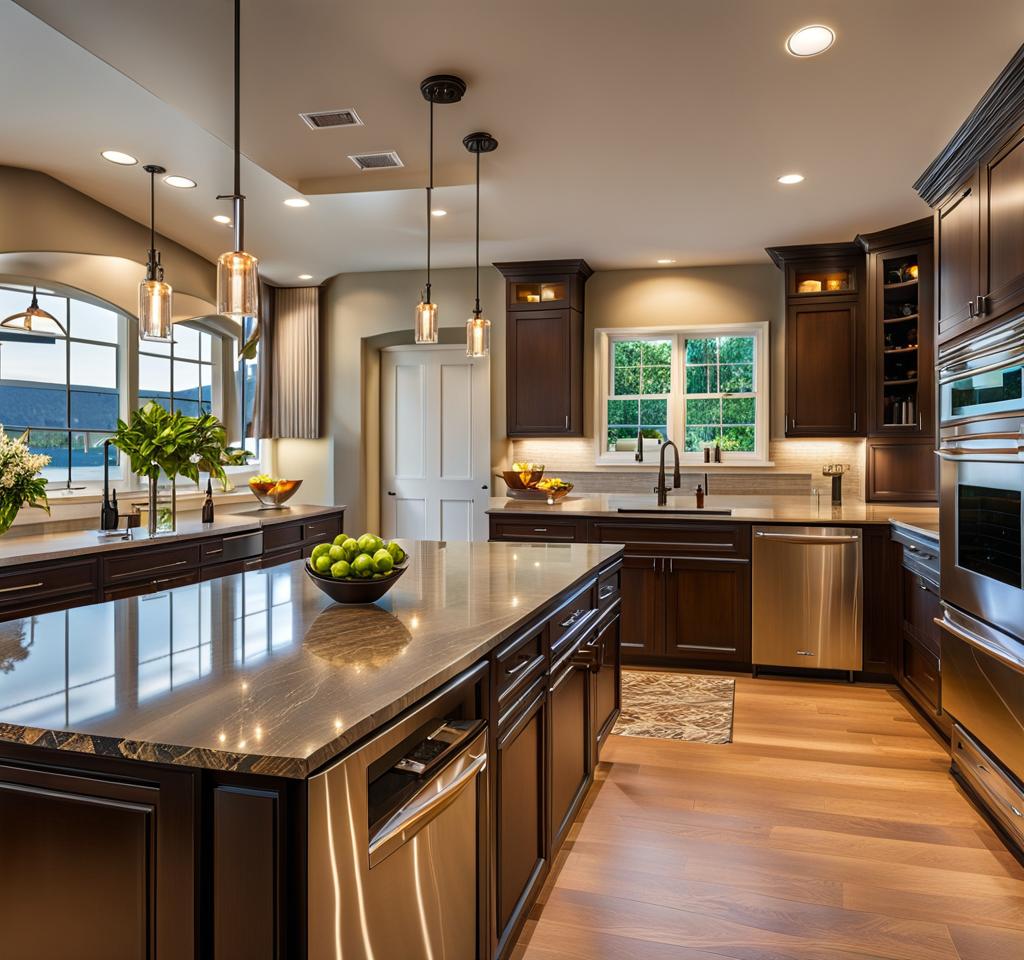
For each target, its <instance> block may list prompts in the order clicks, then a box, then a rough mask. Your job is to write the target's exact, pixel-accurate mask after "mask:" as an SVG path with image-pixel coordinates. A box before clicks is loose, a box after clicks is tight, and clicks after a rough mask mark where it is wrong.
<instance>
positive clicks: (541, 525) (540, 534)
mask: <svg viewBox="0 0 1024 960" xmlns="http://www.w3.org/2000/svg"><path fill="white" fill-rule="evenodd" d="M580 528H581V523H580V522H579V521H577V520H545V519H544V518H543V517H534V518H529V519H522V518H516V519H509V518H507V517H493V516H492V517H491V539H492V540H523V541H527V542H531V541H532V542H534V543H574V542H576V541H577V540H580V541H582V540H585V539H586V535H585V533H583V532H582V531H581V529H580Z"/></svg>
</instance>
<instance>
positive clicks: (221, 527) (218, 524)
mask: <svg viewBox="0 0 1024 960" xmlns="http://www.w3.org/2000/svg"><path fill="white" fill-rule="evenodd" d="M344 509H345V508H344V507H321V506H314V505H313V504H298V505H296V506H294V507H282V508H281V509H278V510H260V509H259V508H255V509H250V510H240V511H234V512H231V513H228V512H226V511H223V512H222V511H217V513H216V520H215V521H214V522H213V523H212V524H205V523H202V521H201V519H200V517H201V515H200V513H199V512H198V511H190V512H188V513H179V514H178V524H177V530H176V532H175V533H174V534H161V535H159V536H157V537H150V536H149V534H148V533H147V532H146V529H145V527H136V528H135V529H134V530H133V531H132V539H131V540H123V539H121V538H120V537H101V536H99V535H98V534H97V532H96V531H95V530H70V531H63V532H58V533H36V534H28V535H20V534H17V533H8V534H7V535H5V536H3V537H0V567H11V566H18V565H20V564H23V563H34V562H37V561H42V560H61V559H67V558H70V557H80V556H84V555H87V554H94V553H106V552H107V551H111V550H131V549H133V548H136V547H144V546H152V545H154V544H155V543H159V544H160V545H161V546H173V545H174V544H175V543H179V542H181V541H183V540H195V539H197V538H200V537H215V536H217V535H218V534H224V535H226V536H230V535H232V534H236V533H245V532H246V531H251V530H261V529H263V527H267V526H272V525H274V524H277V523H288V522H290V521H295V520H304V519H307V518H311V517H317V516H323V515H326V514H330V513H336V512H337V511H339V510H344Z"/></svg>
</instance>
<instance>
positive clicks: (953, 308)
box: [935, 174, 981, 343]
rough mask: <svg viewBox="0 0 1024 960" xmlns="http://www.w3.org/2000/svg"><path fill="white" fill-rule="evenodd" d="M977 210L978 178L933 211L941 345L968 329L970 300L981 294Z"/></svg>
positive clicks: (970, 321)
mask: <svg viewBox="0 0 1024 960" xmlns="http://www.w3.org/2000/svg"><path fill="white" fill-rule="evenodd" d="M980 211H981V204H980V202H979V199H978V176H977V174H974V176H972V177H971V179H970V180H968V181H967V182H966V183H965V184H964V186H963V188H962V189H961V190H959V191H958V192H957V193H956V194H955V195H954V196H953V197H951V198H950V199H949V200H947V201H946V202H945V203H944V204H943V205H942V206H941V207H939V208H938V210H936V211H935V250H936V262H935V271H936V275H937V283H936V287H935V289H936V303H935V317H936V329H937V331H938V335H937V340H938V342H939V343H943V342H944V341H946V340H949V339H951V338H952V337H955V336H957V335H958V334H960V333H963V332H964V331H965V330H968V329H970V328H971V327H972V326H974V325H975V324H976V323H977V322H978V321H976V320H973V319H972V317H971V313H972V310H971V308H970V307H969V306H968V302H969V301H973V299H974V298H975V297H976V296H977V295H978V293H979V292H980V286H981V283H980V259H979V258H980V246H981V245H980V242H979V240H980V220H979V217H980Z"/></svg>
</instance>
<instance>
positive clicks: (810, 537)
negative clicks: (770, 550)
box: [754, 530, 860, 544]
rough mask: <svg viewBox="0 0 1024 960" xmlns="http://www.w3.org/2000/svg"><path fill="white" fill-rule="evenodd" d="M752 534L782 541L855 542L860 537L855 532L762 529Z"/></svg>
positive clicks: (765, 538)
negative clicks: (801, 531)
mask: <svg viewBox="0 0 1024 960" xmlns="http://www.w3.org/2000/svg"><path fill="white" fill-rule="evenodd" d="M754 536H755V537H760V538H761V539H762V540H779V541H781V542H782V543H820V544H830V543H857V542H858V541H859V540H860V537H859V536H858V535H857V534H853V535H852V536H845V535H842V534H839V535H835V534H827V535H819V534H813V533H765V532H764V531H763V530H758V531H756V532H755V533H754Z"/></svg>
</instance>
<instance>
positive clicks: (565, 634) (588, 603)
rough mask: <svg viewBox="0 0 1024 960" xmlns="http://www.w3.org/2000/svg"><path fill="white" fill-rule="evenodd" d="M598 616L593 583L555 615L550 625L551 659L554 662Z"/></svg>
mask: <svg viewBox="0 0 1024 960" xmlns="http://www.w3.org/2000/svg"><path fill="white" fill-rule="evenodd" d="M596 615H597V584H596V583H595V582H593V581H591V582H590V583H589V584H588V585H587V586H586V587H584V589H582V590H580V591H579V592H578V593H576V594H575V595H574V596H572V597H570V598H569V599H568V600H567V601H566V602H565V603H563V604H562V606H561V607H559V608H558V610H557V611H556V612H555V613H554V614H553V616H552V617H551V620H550V623H551V626H550V639H551V659H552V660H554V659H555V658H556V657H557V656H558V654H559V653H561V651H562V650H563V649H565V648H566V647H567V646H568V645H569V644H570V643H571V642H572V639H573V637H578V636H579V635H580V632H581V631H583V630H586V629H587V627H588V625H591V624H593V623H594V620H595V619H596Z"/></svg>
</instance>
